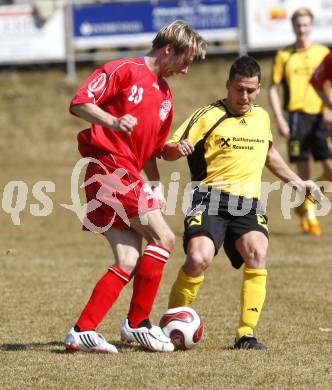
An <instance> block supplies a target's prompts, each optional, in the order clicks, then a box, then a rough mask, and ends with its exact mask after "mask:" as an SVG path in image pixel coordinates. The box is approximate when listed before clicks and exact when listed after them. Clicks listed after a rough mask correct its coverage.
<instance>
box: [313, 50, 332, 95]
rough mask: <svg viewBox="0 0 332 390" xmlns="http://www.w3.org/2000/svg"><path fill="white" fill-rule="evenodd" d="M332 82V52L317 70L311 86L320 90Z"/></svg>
mask: <svg viewBox="0 0 332 390" xmlns="http://www.w3.org/2000/svg"><path fill="white" fill-rule="evenodd" d="M328 80H329V81H330V82H332V52H331V53H329V54H328V55H327V56H326V57H325V58H324V60H323V62H322V63H321V64H320V65H319V67H318V68H317V69H316V70H315V73H314V74H313V76H312V78H311V84H312V85H313V86H314V87H317V88H319V89H321V88H322V86H323V84H324V82H325V81H328Z"/></svg>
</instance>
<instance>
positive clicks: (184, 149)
mask: <svg viewBox="0 0 332 390" xmlns="http://www.w3.org/2000/svg"><path fill="white" fill-rule="evenodd" d="M177 147H178V152H179V154H180V156H181V157H185V156H189V154H191V153H192V152H193V151H194V150H195V147H194V145H193V144H192V143H191V142H190V141H189V140H188V139H184V140H182V141H180V142H179V143H178V144H177Z"/></svg>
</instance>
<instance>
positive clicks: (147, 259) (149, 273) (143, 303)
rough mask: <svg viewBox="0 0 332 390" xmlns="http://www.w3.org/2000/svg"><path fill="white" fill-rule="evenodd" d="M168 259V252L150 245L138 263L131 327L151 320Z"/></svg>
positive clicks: (131, 310)
mask: <svg viewBox="0 0 332 390" xmlns="http://www.w3.org/2000/svg"><path fill="white" fill-rule="evenodd" d="M168 257H169V251H168V250H166V249H164V248H163V247H161V246H158V245H154V244H149V245H147V247H146V248H145V251H144V253H143V256H142V257H141V258H140V260H139V261H138V263H137V267H136V272H135V277H134V286H133V296H132V299H131V303H130V309H129V313H128V320H129V323H130V325H131V327H133V328H137V327H138V326H139V324H140V323H141V322H142V321H144V320H147V319H148V318H149V315H150V312H151V310H152V305H153V302H154V299H155V297H156V295H157V292H158V287H159V284H160V280H161V277H162V273H163V268H164V266H165V264H166V263H167V260H168Z"/></svg>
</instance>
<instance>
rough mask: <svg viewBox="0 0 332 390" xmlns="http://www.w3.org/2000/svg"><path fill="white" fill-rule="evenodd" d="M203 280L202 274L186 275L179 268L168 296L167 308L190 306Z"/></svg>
mask: <svg viewBox="0 0 332 390" xmlns="http://www.w3.org/2000/svg"><path fill="white" fill-rule="evenodd" d="M203 280H204V275H201V276H188V275H186V274H185V273H184V272H183V270H182V268H181V269H180V271H179V273H178V277H177V279H176V281H175V282H174V284H173V287H172V290H171V293H170V296H169V301H168V308H172V307H180V306H190V305H191V303H192V302H193V301H194V299H195V298H196V296H197V294H198V290H199V288H200V285H201V283H202V282H203Z"/></svg>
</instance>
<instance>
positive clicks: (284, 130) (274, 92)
mask: <svg viewBox="0 0 332 390" xmlns="http://www.w3.org/2000/svg"><path fill="white" fill-rule="evenodd" d="M269 98H270V103H271V106H272V110H273V113H274V117H275V120H276V125H277V130H278V132H279V134H280V135H282V136H283V137H285V138H286V139H288V138H289V133H290V130H289V125H288V123H287V121H286V118H285V116H284V114H283V111H282V108H281V103H280V98H279V95H278V86H277V85H276V84H273V83H272V84H271V85H270V87H269Z"/></svg>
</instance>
